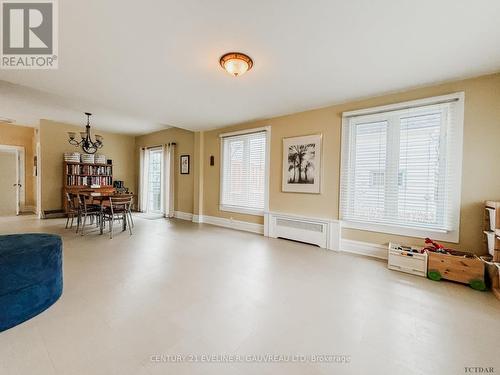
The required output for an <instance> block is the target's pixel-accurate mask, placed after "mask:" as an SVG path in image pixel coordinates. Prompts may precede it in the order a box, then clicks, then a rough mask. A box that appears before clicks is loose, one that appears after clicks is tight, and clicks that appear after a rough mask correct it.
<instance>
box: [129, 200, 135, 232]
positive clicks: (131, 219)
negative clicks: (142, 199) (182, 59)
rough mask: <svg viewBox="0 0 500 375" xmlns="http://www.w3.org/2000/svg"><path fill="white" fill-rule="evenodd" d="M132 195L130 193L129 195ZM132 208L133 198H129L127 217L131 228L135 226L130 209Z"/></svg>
mask: <svg viewBox="0 0 500 375" xmlns="http://www.w3.org/2000/svg"><path fill="white" fill-rule="evenodd" d="M131 194H132V193H131ZM133 206H134V197H133V196H131V197H130V204H129V206H128V216H129V218H130V224H132V228H133V227H134V226H135V224H134V219H133V218H132V207H133Z"/></svg>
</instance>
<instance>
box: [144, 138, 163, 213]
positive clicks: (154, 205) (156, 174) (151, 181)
mask: <svg viewBox="0 0 500 375" xmlns="http://www.w3.org/2000/svg"><path fill="white" fill-rule="evenodd" d="M148 152H149V158H148V176H147V178H148V181H147V194H148V202H147V212H148V213H157V214H159V213H162V211H163V148H152V149H149V150H148Z"/></svg>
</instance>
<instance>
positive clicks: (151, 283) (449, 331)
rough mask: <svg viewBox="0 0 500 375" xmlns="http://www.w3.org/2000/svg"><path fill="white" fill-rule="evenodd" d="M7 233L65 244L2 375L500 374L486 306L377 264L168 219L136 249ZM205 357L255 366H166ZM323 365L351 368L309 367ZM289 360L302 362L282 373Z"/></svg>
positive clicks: (7, 342)
mask: <svg viewBox="0 0 500 375" xmlns="http://www.w3.org/2000/svg"><path fill="white" fill-rule="evenodd" d="M14 232H51V233H59V234H61V235H62V236H63V238H64V283H65V284H64V293H63V296H62V297H61V299H60V300H59V301H58V302H57V303H56V304H55V305H53V306H52V307H51V308H49V309H48V310H47V311H45V312H44V313H42V314H41V315H39V316H37V317H35V318H34V319H32V320H30V321H28V322H26V323H23V324H21V325H19V326H17V327H14V328H12V329H10V330H7V331H5V332H2V333H0V374H2V375H4V374H5V375H17V374H19V375H25V374H26V375H44V374H60V375H71V374H82V375H90V374H92V375H94V374H96V375H97V374H103V375H104V374H106V375H110V374H117V375H118V374H119V375H128V374H130V375H152V374H162V375H163V374H236V375H238V374H287V375H288V374H332V373H335V374H395V375H399V374H405V375H406V374H426V375H427V374H440V375H443V374H450V375H451V374H463V373H465V370H464V367H465V366H468V367H470V366H482V367H495V372H500V356H499V352H500V350H499V349H500V341H499V340H500V336H499V334H500V302H498V301H497V300H496V299H495V298H494V297H493V296H492V294H491V293H481V292H477V291H474V290H471V289H469V288H468V287H465V286H461V285H457V284H453V283H449V282H440V283H437V282H432V281H430V280H426V279H424V278H419V277H414V276H410V275H405V274H401V273H397V272H394V271H389V270H387V269H386V266H385V264H384V263H383V262H380V261H377V260H373V259H369V258H364V257H358V256H352V255H347V254H340V253H335V252H331V251H326V250H321V249H318V248H315V247H312V246H308V245H303V244H299V243H294V242H289V241H284V240H276V239H268V238H264V237H262V236H258V235H255V234H250V233H244V232H238V231H232V230H229V229H223V228H217V227H213V226H209V225H196V224H192V223H189V222H184V221H172V222H168V221H166V220H163V219H160V220H146V219H141V218H136V227H135V234H134V235H133V236H132V237H130V236H129V235H128V233H119V234H117V235H116V236H115V238H114V239H113V240H110V239H109V237H108V236H99V235H98V234H97V233H90V234H88V235H87V236H85V237H83V238H82V237H80V236H77V235H75V233H74V232H72V231H69V230H65V229H63V220H60V219H54V220H44V221H39V220H37V219H34V218H33V217H19V218H3V219H0V233H2V234H5V233H14ZM203 354H215V355H223V354H228V355H231V354H233V355H234V354H238V355H240V356H241V358H242V359H248V360H249V361H248V362H246V363H245V362H244V361H243V362H237V361H235V360H236V358H235V357H234V356H233V357H230V356H228V357H226V363H217V362H215V363H214V362H213V363H207V362H198V363H192V362H189V361H188V359H193V358H194V357H188V358H187V359H186V360H184V361H183V362H175V363H174V362H172V361H170V362H169V361H168V360H169V357H168V356H172V357H170V358H171V359H175V358H176V355H199V356H201V355H203ZM266 354H273V355H278V356H281V357H280V358H278V357H272V359H273V360H274V361H272V362H269V361H268V363H263V362H259V361H258V359H259V358H257V357H256V356H257V355H262V356H264V355H266ZM321 354H332V355H346V356H350V362H349V363H348V364H345V363H344V364H343V363H321V362H312V361H305V360H304V359H308V357H306V356H308V355H321ZM247 355H248V356H250V357H249V358H246V356H247ZM287 355H298V357H295V358H293V357H289V358H288V359H289V361H288V362H287V361H278V359H281V360H283V359H286V357H285V356H287ZM157 356H159V357H157ZM261 359H262V357H261ZM291 359H295V360H296V361H295V362H294V361H291ZM250 360H256V361H255V362H252V361H250ZM231 361H232V362H231Z"/></svg>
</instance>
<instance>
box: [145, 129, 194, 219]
mask: <svg viewBox="0 0 500 375" xmlns="http://www.w3.org/2000/svg"><path fill="white" fill-rule="evenodd" d="M172 142H175V143H176V151H175V163H174V164H175V190H174V194H175V202H174V209H175V211H181V212H187V213H193V196H194V191H193V188H194V177H193V176H194V166H195V160H194V133H193V132H191V131H188V130H183V129H179V128H170V129H165V130H161V131H158V132H155V133H150V134H146V135H142V136H139V137H136V138H135V157H136V162H135V165H136V181H137V183H139V150H140V148H141V147H152V146H159V145H164V144H167V143H172ZM181 155H189V156H190V170H189V174H180V171H179V165H180V162H179V160H180V156H181Z"/></svg>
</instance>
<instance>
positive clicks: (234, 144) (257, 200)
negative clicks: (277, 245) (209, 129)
mask: <svg viewBox="0 0 500 375" xmlns="http://www.w3.org/2000/svg"><path fill="white" fill-rule="evenodd" d="M266 143H267V132H266V131H265V130H263V131H254V132H252V133H244V134H235V135H228V136H224V135H222V136H221V147H222V158H221V159H222V165H221V197H220V209H221V210H223V211H233V212H242V213H249V214H255V215H263V213H264V206H265V205H264V200H265V195H266V192H265V191H266V148H267V145H266Z"/></svg>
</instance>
